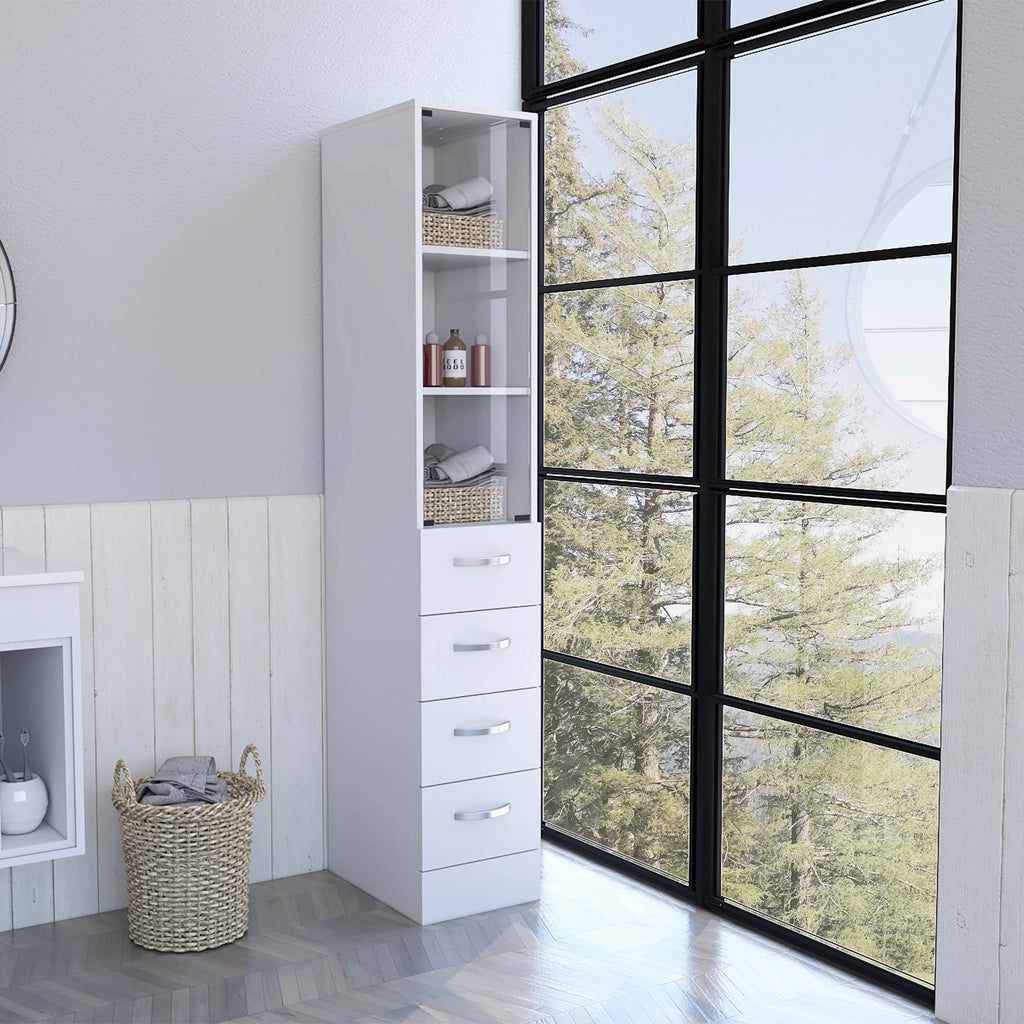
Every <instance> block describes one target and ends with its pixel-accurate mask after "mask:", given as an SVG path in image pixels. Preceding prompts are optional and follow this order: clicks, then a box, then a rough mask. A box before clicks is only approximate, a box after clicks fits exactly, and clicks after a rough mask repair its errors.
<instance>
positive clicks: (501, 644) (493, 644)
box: [452, 636, 512, 651]
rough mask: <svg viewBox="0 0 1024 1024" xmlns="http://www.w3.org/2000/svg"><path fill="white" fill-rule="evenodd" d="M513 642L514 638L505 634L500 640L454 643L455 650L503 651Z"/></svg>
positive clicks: (453, 648)
mask: <svg viewBox="0 0 1024 1024" xmlns="http://www.w3.org/2000/svg"><path fill="white" fill-rule="evenodd" d="M511 643H512V638H511V637H507V636H503V637H502V638H501V639H500V640H488V641H487V642H486V643H482V644H453V645H452V650H453V651H503V650H504V649H505V648H506V647H508V646H509V645H510V644H511Z"/></svg>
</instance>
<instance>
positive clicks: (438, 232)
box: [423, 211, 505, 249]
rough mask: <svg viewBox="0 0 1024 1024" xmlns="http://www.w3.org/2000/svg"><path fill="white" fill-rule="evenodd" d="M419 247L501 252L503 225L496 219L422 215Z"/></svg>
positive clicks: (452, 215) (441, 214) (438, 214)
mask: <svg viewBox="0 0 1024 1024" xmlns="http://www.w3.org/2000/svg"><path fill="white" fill-rule="evenodd" d="M423 244H424V245H451V246H462V247H465V248H467V249H501V248H503V247H504V244H505V222H504V221H503V220H501V218H499V217H464V216H462V215H460V214H457V213H428V212H426V211H424V212H423Z"/></svg>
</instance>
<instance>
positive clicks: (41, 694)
mask: <svg viewBox="0 0 1024 1024" xmlns="http://www.w3.org/2000/svg"><path fill="white" fill-rule="evenodd" d="M22 728H27V729H28V731H29V734H30V737H31V738H30V742H29V746H28V755H29V756H28V760H29V767H30V769H31V771H32V773H33V774H34V775H38V776H39V777H40V778H41V779H42V780H43V782H44V783H45V785H46V790H47V795H48V798H49V805H48V808H47V811H46V816H45V817H44V818H43V821H42V823H41V824H40V825H39V827H38V828H37V829H35V831H33V832H27V833H25V834H23V835H0V866H3V865H5V864H7V863H10V862H11V860H12V858H18V862H19V863H25V862H28V861H30V860H32V859H46V858H47V857H50V856H53V855H54V854H55V853H58V852H59V851H61V850H69V851H74V849H75V846H76V837H75V819H76V815H75V808H74V793H75V785H74V775H73V757H72V751H73V750H74V730H73V713H72V691H71V639H70V638H69V637H62V638H57V639H52V640H37V641H23V642H18V643H6V644H0V731H2V732H3V735H4V737H5V740H6V749H5V752H4V757H5V760H6V761H7V764H8V765H9V767H10V769H11V771H13V772H20V771H21V768H22V754H23V752H22V749H21V743H20V742H19V740H18V736H19V733H20V732H21V730H22ZM2 827H3V822H2V815H0V828H2ZM33 855H39V856H38V857H34V856H33Z"/></svg>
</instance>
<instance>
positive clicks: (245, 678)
mask: <svg viewBox="0 0 1024 1024" xmlns="http://www.w3.org/2000/svg"><path fill="white" fill-rule="evenodd" d="M228 555H229V563H228V594H229V602H230V607H231V623H230V629H231V637H230V647H231V693H232V695H233V699H232V701H231V739H232V750H231V766H232V768H233V769H237V768H238V762H239V759H240V758H241V756H242V751H243V750H244V749H245V745H246V744H247V743H255V744H256V746H257V748H258V749H259V752H260V757H261V759H262V761H263V772H264V779H270V778H271V777H272V775H273V760H272V758H271V749H270V567H269V561H268V560H269V552H268V541H267V499H266V498H229V499H228ZM307 568H308V567H307ZM240 694H244V699H238V696H239V695H240ZM252 770H253V768H252V766H251V765H250V766H249V771H252ZM272 795H273V794H271V796H272ZM272 805H273V800H272V799H269V798H268V799H267V800H264V801H263V803H261V804H260V805H259V806H258V807H257V808H256V814H255V817H254V819H253V833H252V854H251V859H250V874H251V877H252V880H253V881H254V882H262V881H265V880H266V879H269V878H273V877H274V874H273V867H272V864H273V857H272V851H271V828H272V810H271V809H272Z"/></svg>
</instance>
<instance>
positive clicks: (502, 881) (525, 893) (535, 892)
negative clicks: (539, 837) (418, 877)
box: [420, 850, 540, 924]
mask: <svg viewBox="0 0 1024 1024" xmlns="http://www.w3.org/2000/svg"><path fill="white" fill-rule="evenodd" d="M422 877H423V910H422V914H421V916H420V924H436V923H437V922H438V921H450V920H451V919H452V918H454V917H465V916H466V915H467V914H482V913H484V912H485V911H487V910H497V909H498V908H499V907H509V906H515V905H516V904H517V903H531V902H532V901H533V900H538V899H540V850H529V851H527V852H526V853H513V854H511V855H509V856H508V857H495V858H493V859H491V860H478V861H476V862H474V863H472V864H458V865H456V866H455V867H451V868H439V869H437V870H435V871H424V872H423V876H422Z"/></svg>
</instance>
